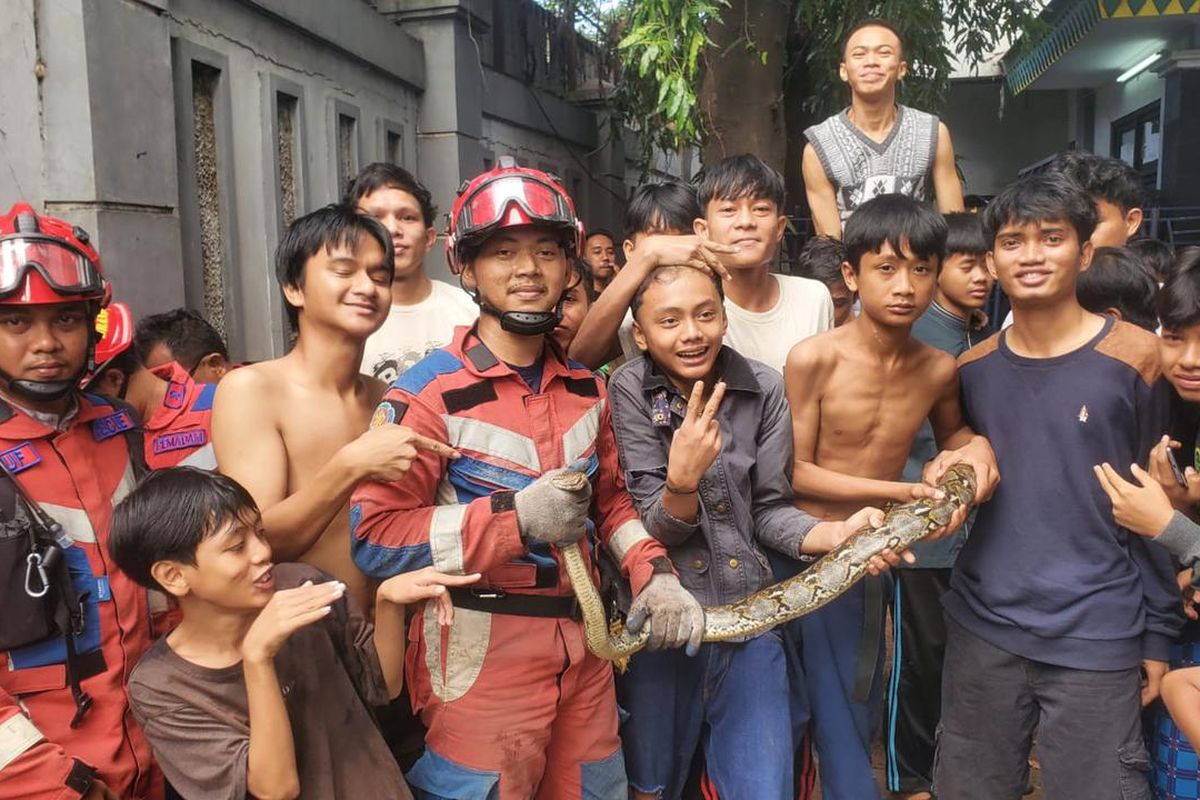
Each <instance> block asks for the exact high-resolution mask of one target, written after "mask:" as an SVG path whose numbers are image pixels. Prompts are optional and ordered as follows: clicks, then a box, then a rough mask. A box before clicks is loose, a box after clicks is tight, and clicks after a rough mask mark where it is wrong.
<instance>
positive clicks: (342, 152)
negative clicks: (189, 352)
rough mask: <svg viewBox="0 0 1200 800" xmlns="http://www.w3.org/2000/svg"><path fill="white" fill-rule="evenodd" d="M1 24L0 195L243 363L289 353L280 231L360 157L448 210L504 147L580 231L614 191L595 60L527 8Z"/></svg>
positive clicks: (261, 1)
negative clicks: (189, 320)
mask: <svg viewBox="0 0 1200 800" xmlns="http://www.w3.org/2000/svg"><path fill="white" fill-rule="evenodd" d="M5 26H6V28H7V29H8V33H9V36H8V39H7V41H8V43H9V47H7V48H5V49H4V50H3V51H0V65H2V66H3V73H4V74H5V75H6V76H8V77H7V79H6V80H5V81H3V82H0V175H2V176H4V177H3V178H2V179H0V205H3V206H4V207H5V208H7V206H8V205H9V204H11V203H12V202H15V201H17V200H20V199H24V200H27V201H29V202H31V203H33V204H34V205H35V206H36V207H38V208H41V209H44V210H45V211H47V212H48V213H51V214H55V215H58V216H62V217H65V218H67V219H69V220H71V221H72V222H75V223H77V224H80V225H82V226H83V227H84V228H86V229H87V230H88V231H90V232H91V233H92V235H93V237H94V240H95V241H96V243H97V245H98V247H99V248H100V252H101V254H102V258H103V260H104V266H105V269H106V272H107V273H108V275H109V276H110V278H111V279H112V280H113V282H114V286H115V291H116V297H117V298H119V299H121V300H124V301H126V302H128V303H129V304H130V305H131V306H132V308H133V309H134V312H135V314H140V315H141V314H147V313H152V312H155V311H160V310H165V309H168V308H173V307H176V306H180V305H186V306H188V307H190V308H194V309H196V310H199V311H201V312H203V313H204V314H205V315H206V317H207V318H208V319H209V320H210V321H212V322H213V323H214V324H215V325H216V326H217V327H218V328H220V329H221V330H222V332H223V333H224V334H225V335H226V337H227V339H228V341H229V343H230V346H231V349H232V351H233V355H234V357H235V358H238V359H262V358H269V357H272V356H274V355H278V354H280V353H282V352H283V351H284V349H285V347H286V341H287V330H286V323H285V319H284V314H283V312H282V306H281V302H282V301H281V298H280V296H279V292H278V288H277V286H276V284H275V279H274V269H273V263H272V254H273V252H274V250H275V246H276V244H277V242H278V240H279V236H280V234H281V232H282V230H283V229H284V228H285V227H286V225H287V224H288V223H289V222H290V221H291V220H292V219H294V218H295V217H297V216H299V215H302V214H304V213H306V212H308V211H311V210H313V209H315V208H317V207H319V206H321V205H324V204H326V203H329V202H332V201H334V200H336V199H337V198H338V197H339V196H340V195H341V193H342V191H343V190H344V188H345V186H346V184H347V181H348V180H349V178H351V177H352V176H353V175H354V174H355V173H356V172H357V170H358V169H359V168H361V167H362V166H364V165H365V164H367V163H370V162H372V161H391V162H394V163H397V164H399V165H401V166H404V167H406V168H408V169H409V170H411V171H413V172H414V173H415V174H416V175H417V176H418V177H419V178H420V179H421V180H422V181H423V182H425V183H426V185H427V186H429V188H430V190H431V191H432V192H433V193H434V197H435V202H436V204H437V205H438V207H439V208H440V209H441V210H442V211H443V212H445V211H448V210H449V208H450V205H451V203H452V201H453V198H454V194H455V191H456V190H457V188H458V186H459V185H460V183H461V182H462V181H463V180H464V179H466V178H469V177H471V176H473V175H475V174H477V173H478V172H479V171H480V170H482V169H484V168H485V167H486V166H490V165H491V164H492V163H495V161H496V159H497V158H498V157H499V156H501V155H513V156H515V157H516V158H517V159H518V161H519V162H520V163H523V164H527V165H529V166H535V167H540V168H543V169H548V170H550V171H552V172H555V173H557V174H559V175H560V176H562V178H563V179H564V181H565V183H566V185H567V188H568V190H570V191H571V192H572V193H573V194H574V195H575V197H576V200H577V204H578V207H579V210H580V213H581V215H582V216H583V217H584V219H585V221H586V222H587V223H588V224H589V225H590V226H605V227H611V226H614V225H616V224H617V223H619V215H620V214H621V212H622V207H623V202H624V198H625V197H626V196H627V194H628V184H627V180H628V178H627V175H628V174H629V173H630V171H631V170H632V165H631V164H630V162H629V160H628V159H627V158H626V156H625V149H624V148H623V147H622V146H621V144H620V142H619V141H617V142H612V141H609V140H608V137H607V135H606V126H605V120H604V113H603V109H602V107H601V106H600V105H599V104H595V103H588V102H586V97H587V96H588V92H586V91H583V89H585V88H586V86H587V85H591V86H593V87H594V86H596V85H599V83H600V80H601V78H602V69H601V67H602V65H601V64H599V63H598V59H599V55H598V54H596V53H594V52H591V51H589V50H588V48H587V47H586V43H584V42H580V41H574V40H573V39H572V37H574V32H573V31H570V32H569V35H568V34H565V33H564V32H563V31H562V29H561V26H560V25H559V24H558V21H557V20H556V18H554V17H553V16H552V15H549V14H548V13H547V12H545V11H544V10H543V9H541V8H540V7H537V6H534V5H533V4H532V2H531V1H530V0H370V1H368V0H320V2H317V0H304V1H303V2H298V1H297V0H53V2H50V0H10V8H9V13H8V14H7V15H6V21H5ZM563 48H567V49H568V50H569V51H570V52H569V54H570V55H571V56H572V58H571V59H567V58H565V57H564V52H563ZM561 63H568V64H570V65H571V70H570V72H569V73H566V72H564V71H563V70H562V69H561V68H559V67H558V66H557V65H559V64H561ZM592 94H593V95H594V94H595V93H594V92H592ZM631 152H632V150H631ZM662 166H663V168H664V169H671V164H670V163H669V162H667V161H664V162H663V164H662ZM438 227H439V230H440V229H442V228H443V227H444V224H443V222H442V220H441V219H439V221H438ZM430 267H431V271H432V272H433V273H434V274H435V275H436V276H439V277H445V276H446V272H445V265H444V261H443V260H442V256H441V254H440V250H439V251H438V252H436V253H435V255H434V257H433V258H431V259H430Z"/></svg>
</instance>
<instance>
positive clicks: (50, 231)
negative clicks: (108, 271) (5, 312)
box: [0, 203, 109, 307]
mask: <svg viewBox="0 0 1200 800" xmlns="http://www.w3.org/2000/svg"><path fill="white" fill-rule="evenodd" d="M108 293H109V286H108V282H107V281H105V280H104V273H103V272H102V271H101V269H100V254H99V253H97V252H96V248H94V247H92V244H91V241H90V239H89V237H88V234H87V232H86V231H85V230H83V228H80V227H79V226H77V225H71V224H70V223H69V222H65V221H64V220H61V219H57V218H55V217H48V216H45V215H44V214H38V213H37V212H35V211H34V210H33V208H32V207H31V206H30V205H29V204H28V203H17V204H15V205H14V206H13V207H12V208H11V209H9V212H8V214H6V215H4V216H2V217H0V304H7V305H41V304H46V303H71V302H79V301H95V302H97V303H98V306H97V307H99V306H100V305H103V304H104V302H105V301H106V300H107V298H108Z"/></svg>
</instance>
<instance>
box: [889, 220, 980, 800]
mask: <svg viewBox="0 0 1200 800" xmlns="http://www.w3.org/2000/svg"><path fill="white" fill-rule="evenodd" d="M945 219H946V226H947V236H946V257H945V258H944V259H943V263H942V268H941V271H940V272H939V273H938V278H937V288H936V290H935V292H934V299H933V303H932V304H931V305H930V306H929V310H928V311H926V312H925V313H924V314H922V315H921V316H920V318H918V319H917V321H916V322H915V323H914V324H913V327H912V335H913V338H914V339H916V340H918V341H920V342H924V343H925V344H927V345H929V346H930V347H936V348H937V349H939V350H942V351H944V352H946V353H949V354H950V355H951V356H952V357H954V358H957V357H958V356H960V355H962V353H964V352H965V351H967V350H968V349H970V348H971V346H972V345H974V344H975V342H977V341H981V340H982V338H983V336H982V335H981V334H979V333H977V326H976V323H977V321H978V319H979V317H980V316H981V315H982V309H983V307H984V305H985V304H986V303H987V300H988V296H989V294H990V293H991V289H992V284H993V283H994V279H993V278H992V276H991V274H990V273H989V272H988V271H987V258H986V256H987V251H988V249H989V248H988V246H987V240H986V239H985V237H984V234H983V224H982V222H981V221H980V219H979V216H978V215H976V214H968V213H961V212H960V213H954V214H946V215H945ZM937 452H938V447H937V441H936V440H935V438H934V434H933V426H932V425H930V424H929V421H928V420H925V421H924V422H922V423H921V430H920V432H919V433H918V434H917V438H916V441H915V442H914V443H913V446H912V450H911V451H910V452H909V454H908V463H907V464H906V465H905V467H904V474H903V476H902V478H903V479H904V480H907V481H914V482H919V481H920V480H921V476H922V473H923V472H924V469H925V464H926V463H927V462H928V461H929V460H930V459H932V458H934V457H935V456H936V455H937ZM969 528H970V520H969V519H968V521H967V522H965V523H964V524H963V526H962V528H961V529H960V530H959V531H958V532H956V533H954V534H952V535H950V536H947V537H946V538H944V539H939V540H937V541H934V542H917V543H916V544H915V545H913V547H912V552H913V555H915V556H916V559H917V563H916V564H915V565H913V568H911V569H900V570H898V571H896V572H895V573H893V575H894V578H895V582H896V585H895V589H894V592H893V595H892V624H893V635H894V641H895V645H894V648H893V662H892V679H891V681H890V682H889V684H888V702H887V704H886V705H885V708H886V709H887V718H886V720H885V728H884V730H885V731H886V736H885V737H884V741H885V744H886V752H887V759H888V761H887V771H886V776H887V788H888V789H889V790H890V791H892V792H899V793H904V796H905V797H906V798H908V800H917V799H918V798H928V796H929V793H930V792H931V791H932V788H931V786H932V772H933V755H934V746H935V737H934V733H935V731H936V730H937V724H938V718H939V716H940V714H939V710H940V708H941V701H942V657H943V654H944V652H945V648H946V624H945V621H944V618H943V615H942V603H941V596H942V595H943V594H944V593H945V591H946V588H947V586H948V585H949V581H950V571H951V568H952V567H953V566H954V558H955V556H956V555H957V554H958V551H959V550H961V549H962V545H963V542H964V541H966V537H967V533H968V530H969Z"/></svg>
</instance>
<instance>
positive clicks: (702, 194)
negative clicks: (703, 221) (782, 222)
mask: <svg viewBox="0 0 1200 800" xmlns="http://www.w3.org/2000/svg"><path fill="white" fill-rule="evenodd" d="M784 197H785V190H784V185H783V176H782V175H780V174H779V173H778V172H776V171H775V170H774V169H772V168H771V167H770V166H769V165H768V164H767V163H766V162H765V161H763V160H762V159H761V158H759V157H758V156H756V155H752V154H750V153H742V154H741V155H739V156H728V157H727V158H723V159H721V160H720V161H718V162H717V163H716V164H713V165H712V166H711V167H709V168H708V169H706V170H704V176H703V177H702V178H700V183H699V184H698V185H697V186H696V199H697V200H698V201H699V202H700V210H701V215H703V213H704V212H705V211H706V210H707V209H708V204H709V203H710V202H711V201H713V200H742V199H744V198H751V199H763V200H770V201H771V202H772V203H774V204H775V208H777V209H778V210H779V213H781V214H782V213H783V200H784Z"/></svg>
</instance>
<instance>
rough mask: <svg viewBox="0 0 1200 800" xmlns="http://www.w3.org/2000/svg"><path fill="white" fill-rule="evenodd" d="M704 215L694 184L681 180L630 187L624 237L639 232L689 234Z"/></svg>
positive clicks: (627, 237)
mask: <svg viewBox="0 0 1200 800" xmlns="http://www.w3.org/2000/svg"><path fill="white" fill-rule="evenodd" d="M702 216H704V212H703V211H701V209H700V201H698V200H697V199H696V187H695V186H693V185H692V184H690V183H683V182H682V181H662V182H661V183H644V184H642V185H641V186H639V187H637V188H636V189H634V190H633V194H632V195H630V196H629V204H628V205H626V206H625V238H626V239H632V238H634V237H635V236H638V235H639V234H646V233H650V232H651V231H654V232H656V233H668V232H677V233H691V232H692V224H693V223H694V222H695V221H696V220H697V219H698V218H699V217H702Z"/></svg>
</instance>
